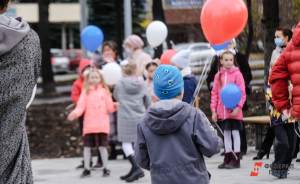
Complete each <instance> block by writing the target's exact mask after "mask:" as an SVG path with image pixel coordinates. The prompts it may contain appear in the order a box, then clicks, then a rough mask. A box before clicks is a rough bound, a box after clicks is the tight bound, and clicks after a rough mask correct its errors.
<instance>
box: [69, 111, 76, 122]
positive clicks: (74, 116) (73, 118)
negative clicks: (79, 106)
mask: <svg viewBox="0 0 300 184" xmlns="http://www.w3.org/2000/svg"><path fill="white" fill-rule="evenodd" d="M76 118H77V116H76V114H75V113H73V112H71V113H70V114H69V116H68V120H69V121H74V120H75V119H76Z"/></svg>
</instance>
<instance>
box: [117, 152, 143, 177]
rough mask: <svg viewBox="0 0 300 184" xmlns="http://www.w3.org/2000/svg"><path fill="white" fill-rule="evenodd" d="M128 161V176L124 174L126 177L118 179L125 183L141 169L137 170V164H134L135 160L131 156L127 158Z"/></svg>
mask: <svg viewBox="0 0 300 184" xmlns="http://www.w3.org/2000/svg"><path fill="white" fill-rule="evenodd" d="M128 160H129V162H130V164H131V169H130V171H129V173H128V174H126V175H124V176H121V177H120V179H121V180H126V181H127V179H128V178H129V177H130V176H132V175H133V174H134V173H135V172H136V171H137V170H138V169H139V170H141V169H140V168H139V166H138V165H137V163H136V162H135V159H134V157H133V155H130V156H129V157H128ZM141 171H142V170H141ZM142 172H143V171H142ZM135 175H136V174H135ZM140 175H141V174H140ZM143 175H144V172H143Z"/></svg>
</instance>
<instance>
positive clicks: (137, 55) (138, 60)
mask: <svg viewBox="0 0 300 184" xmlns="http://www.w3.org/2000/svg"><path fill="white" fill-rule="evenodd" d="M123 47H124V50H125V53H126V55H127V58H126V60H127V61H128V62H129V63H130V64H136V65H137V74H138V76H141V77H145V74H144V72H145V67H146V65H147V64H148V63H150V62H151V61H152V59H151V56H150V55H148V54H147V53H145V52H144V51H143V47H144V42H143V40H142V39H141V38H140V37H139V36H137V35H134V34H133V35H130V36H128V37H127V38H126V39H125V41H124V44H123Z"/></svg>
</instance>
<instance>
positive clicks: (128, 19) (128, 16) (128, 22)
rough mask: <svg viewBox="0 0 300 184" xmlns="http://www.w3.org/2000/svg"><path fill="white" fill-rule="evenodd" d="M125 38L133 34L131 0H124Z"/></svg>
mask: <svg viewBox="0 0 300 184" xmlns="http://www.w3.org/2000/svg"><path fill="white" fill-rule="evenodd" d="M124 30H125V31H124V32H125V34H124V37H125V38H126V37H127V36H129V35H131V34H132V9H131V0H124Z"/></svg>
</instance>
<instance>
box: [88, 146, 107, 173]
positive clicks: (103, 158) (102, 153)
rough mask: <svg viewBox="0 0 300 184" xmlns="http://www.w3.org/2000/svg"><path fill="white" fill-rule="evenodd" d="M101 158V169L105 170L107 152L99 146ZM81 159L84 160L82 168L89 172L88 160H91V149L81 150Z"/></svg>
mask: <svg viewBox="0 0 300 184" xmlns="http://www.w3.org/2000/svg"><path fill="white" fill-rule="evenodd" d="M98 149H99V151H100V153H101V157H102V162H103V167H104V168H107V162H108V152H107V148H106V147H103V146H100V147H98ZM83 158H84V168H85V169H87V170H90V169H91V167H90V160H91V147H84V148H83Z"/></svg>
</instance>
